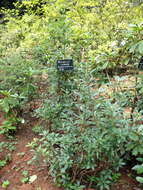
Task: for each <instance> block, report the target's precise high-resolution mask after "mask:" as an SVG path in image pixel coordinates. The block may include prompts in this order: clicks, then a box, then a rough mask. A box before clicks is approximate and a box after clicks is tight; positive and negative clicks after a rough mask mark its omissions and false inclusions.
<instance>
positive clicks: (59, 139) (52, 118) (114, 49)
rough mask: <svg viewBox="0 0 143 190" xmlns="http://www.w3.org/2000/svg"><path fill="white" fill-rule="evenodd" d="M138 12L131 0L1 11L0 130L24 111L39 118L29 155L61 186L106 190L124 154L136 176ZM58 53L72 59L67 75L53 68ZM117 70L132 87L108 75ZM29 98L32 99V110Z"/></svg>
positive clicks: (38, 4)
mask: <svg viewBox="0 0 143 190" xmlns="http://www.w3.org/2000/svg"><path fill="white" fill-rule="evenodd" d="M142 9H143V5H142V3H140V2H138V1H125V0H115V1H112V0H109V1H105V0H97V1H94V0H88V1H85V0H79V1H76V0H73V1H67V0H56V1H54V2H53V1H50V0H49V1H46V0H42V1H40V0H34V1H20V2H16V3H15V9H12V10H4V9H3V10H2V12H3V14H5V18H4V19H5V21H6V22H5V23H4V24H1V25H0V42H1V43H0V97H1V99H0V108H1V110H2V111H3V112H4V113H5V117H6V120H5V122H4V123H3V125H2V126H0V128H1V132H0V134H6V135H10V134H12V133H13V131H14V132H15V131H16V130H17V128H18V127H19V125H20V123H23V122H25V117H24V114H27V113H28V114H31V112H32V114H33V115H34V116H35V117H37V118H38V119H39V121H40V122H39V123H40V124H39V125H40V126H36V127H37V128H36V127H35V129H34V130H35V131H38V132H40V136H39V138H38V139H37V140H34V141H33V142H32V143H31V145H30V146H31V147H32V148H33V149H34V151H35V156H34V157H33V159H34V160H36V161H38V162H40V163H41V162H44V163H45V164H46V165H47V166H48V168H49V173H50V175H51V176H52V177H53V179H54V181H55V182H56V184H57V185H59V186H62V187H64V188H65V189H67V190H70V189H71V190H74V189H75V190H78V189H82V188H83V187H85V186H86V187H87V186H88V187H93V188H94V187H96V188H99V189H101V190H103V189H110V184H111V183H112V182H114V181H115V178H116V177H115V176H118V172H119V169H120V168H121V167H122V166H123V165H125V164H126V163H127V162H128V161H129V160H131V159H132V156H134V157H135V158H137V162H136V163H135V164H136V166H134V168H133V169H134V170H136V171H137V172H138V174H142V173H143V169H142V163H143V159H142V156H143V147H142V146H143V145H142V141H143V139H142V131H143V130H142V125H140V124H138V120H141V117H142V115H141V114H142V111H143V107H142V102H143V100H142V93H143V87H142V83H143V78H142V75H138V71H137V63H138V62H139V60H140V58H141V57H142V55H143V41H142V36H143V25H142V16H143V11H142ZM63 58H72V59H73V60H74V66H75V70H74V72H67V73H64V72H62V73H59V72H57V70H56V65H55V64H56V61H57V59H63ZM119 68H123V69H125V70H128V69H130V68H132V69H134V70H135V72H133V77H134V78H135V85H134V87H133V88H132V89H123V88H122V86H120V82H121V81H124V77H120V76H114V77H113V78H111V71H113V74H115V71H116V72H117V71H118V69H119ZM112 80H114V83H112ZM105 86H108V87H109V89H110V90H109V91H110V92H109V93H107V94H108V96H107V95H105V94H106V93H105V91H106V90H107V88H104V87H105ZM34 101H40V105H39V106H38V108H37V109H36V110H33V109H32V108H31V104H32V102H34ZM126 108H130V109H131V113H130V116H129V117H127V116H126V115H125V113H124V112H125V111H124V110H125V109H126ZM140 162H141V164H140ZM137 180H138V181H139V182H141V183H143V178H142V177H141V176H138V177H137Z"/></svg>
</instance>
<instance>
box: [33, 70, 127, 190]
mask: <svg viewBox="0 0 143 190" xmlns="http://www.w3.org/2000/svg"><path fill="white" fill-rule="evenodd" d="M48 71H49V72H51V71H52V72H53V75H49V78H48V80H49V81H50V80H51V78H53V77H55V75H57V77H56V80H54V82H53V83H49V84H51V85H50V86H49V87H48V90H49V97H48V100H46V101H45V102H44V103H43V106H41V107H40V108H39V109H38V110H37V115H38V116H39V117H40V118H41V119H43V120H44V121H46V122H47V123H46V125H45V126H44V128H45V129H43V132H41V136H42V137H41V138H40V139H39V142H38V143H39V146H38V147H37V148H35V155H36V157H35V159H36V160H37V159H38V158H39V159H40V160H41V159H42V158H43V161H44V162H45V163H46V164H47V166H48V167H49V172H50V174H51V175H52V176H53V178H54V181H55V182H56V183H57V184H58V185H59V186H62V187H64V188H65V189H68V190H69V189H71V190H72V189H82V187H83V186H88V185H89V184H91V186H92V187H98V188H99V189H109V187H110V184H111V182H112V181H113V179H112V174H113V173H115V171H118V170H119V168H121V167H122V166H123V165H124V156H125V154H126V144H127V143H128V135H129V123H130V122H129V121H128V120H127V119H125V118H124V115H123V114H122V113H123V108H122V107H120V106H119V104H118V103H117V102H116V103H112V99H109V100H106V101H105V99H104V97H102V96H101V97H99V96H100V89H99V90H97V91H96V92H95V91H94V90H92V88H91V87H92V85H93V84H92V76H91V75H89V72H88V67H83V68H82V69H81V68H79V70H78V71H77V73H76V75H70V73H68V74H63V73H62V75H60V76H59V77H60V78H59V77H58V75H59V74H58V73H57V74H56V72H54V70H52V69H51V71H50V69H49V70H48ZM66 75H67V76H68V77H67V76H66ZM58 79H59V82H60V89H59V87H58V86H56V84H58ZM96 97H98V98H96Z"/></svg>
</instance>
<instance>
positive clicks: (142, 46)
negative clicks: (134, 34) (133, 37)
mask: <svg viewBox="0 0 143 190" xmlns="http://www.w3.org/2000/svg"><path fill="white" fill-rule="evenodd" d="M138 51H139V53H140V54H143V41H141V42H139V45H138Z"/></svg>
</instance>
